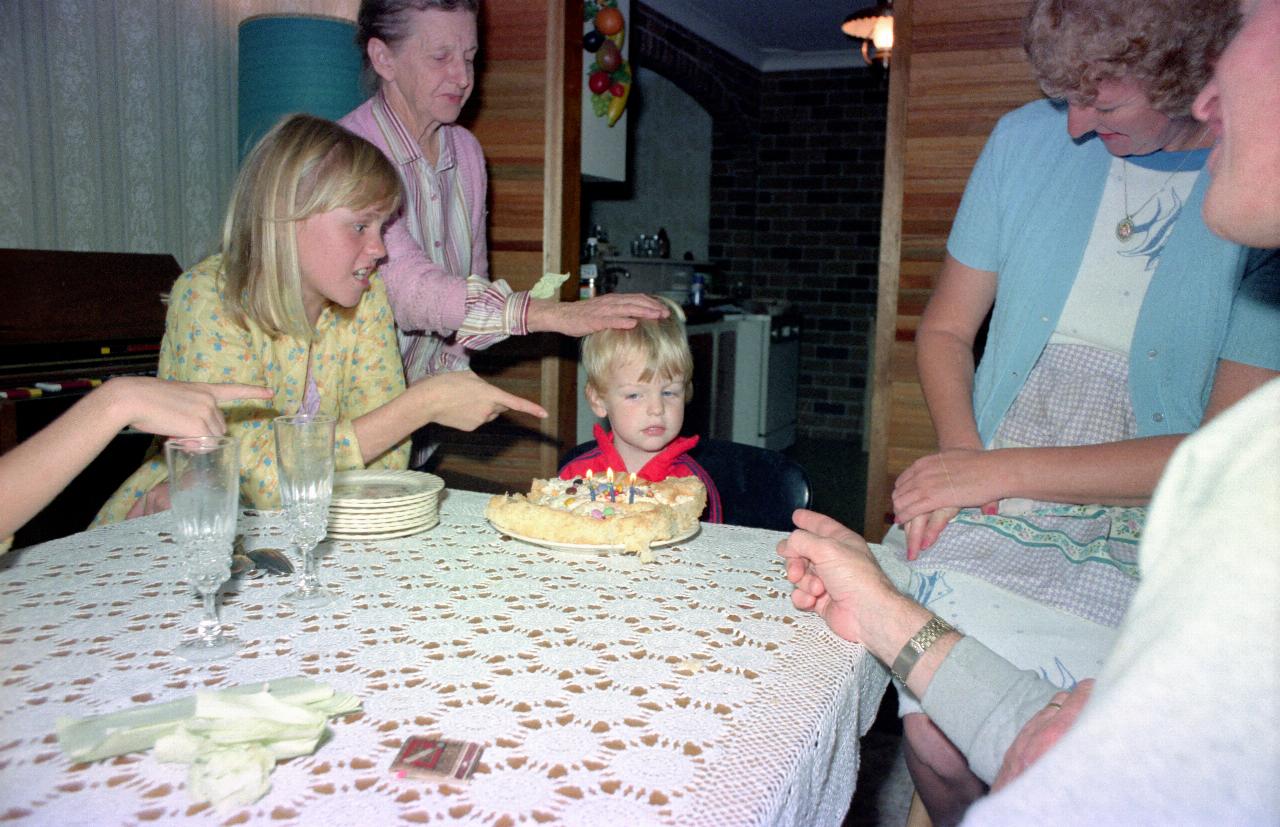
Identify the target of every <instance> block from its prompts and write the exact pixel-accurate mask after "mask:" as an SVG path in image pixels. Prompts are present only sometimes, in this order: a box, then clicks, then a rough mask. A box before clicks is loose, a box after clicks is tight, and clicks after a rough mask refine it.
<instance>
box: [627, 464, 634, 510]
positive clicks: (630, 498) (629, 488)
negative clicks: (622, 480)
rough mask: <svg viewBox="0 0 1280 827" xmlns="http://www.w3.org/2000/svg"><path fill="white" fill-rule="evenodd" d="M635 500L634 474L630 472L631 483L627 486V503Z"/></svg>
mask: <svg viewBox="0 0 1280 827" xmlns="http://www.w3.org/2000/svg"><path fill="white" fill-rule="evenodd" d="M635 501H636V475H635V472H634V471H632V472H631V484H630V485H629V486H627V503H628V504H631V503H634V502H635Z"/></svg>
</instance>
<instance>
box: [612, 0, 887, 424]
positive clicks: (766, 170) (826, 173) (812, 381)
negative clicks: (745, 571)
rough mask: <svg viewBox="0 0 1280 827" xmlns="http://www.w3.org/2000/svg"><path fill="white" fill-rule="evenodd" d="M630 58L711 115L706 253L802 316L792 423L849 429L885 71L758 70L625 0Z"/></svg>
mask: <svg viewBox="0 0 1280 827" xmlns="http://www.w3.org/2000/svg"><path fill="white" fill-rule="evenodd" d="M632 18H633V19H632V26H631V36H632V37H634V38H635V40H633V42H632V48H633V50H634V51H633V54H632V57H633V59H634V60H635V61H636V62H637V64H638V65H642V66H644V67H646V68H648V69H652V70H653V71H656V72H658V73H659V74H661V75H663V76H664V77H666V78H667V79H668V80H670V81H672V82H673V83H675V84H676V85H677V86H679V87H680V88H681V89H683V90H684V91H685V92H686V93H688V94H689V95H690V96H691V97H693V98H694V99H695V100H697V101H698V103H699V104H701V105H702V106H703V108H705V109H706V110H707V111H708V112H709V113H710V114H711V117H712V122H713V126H712V150H711V155H712V158H711V161H712V163H711V223H710V238H709V247H708V252H709V257H710V259H711V260H712V261H715V262H717V263H719V264H720V265H721V266H722V267H723V268H724V272H725V277H726V279H727V281H728V283H729V284H730V285H739V284H740V285H742V287H744V288H745V289H746V291H747V293H748V294H749V295H750V296H751V297H752V298H760V299H785V300H788V301H790V302H792V303H793V304H795V305H796V306H797V307H799V308H800V310H801V312H802V313H803V316H804V320H805V329H804V334H803V338H802V340H801V364H800V410H799V430H800V433H801V434H803V435H805V436H809V437H815V438H824V439H839V440H844V441H852V442H855V443H856V442H858V441H860V440H861V435H862V427H863V422H862V419H863V416H862V415H863V394H864V388H865V387H866V380H867V370H868V353H867V347H868V342H869V341H870V339H871V336H872V330H873V328H874V323H875V304H876V295H875V289H876V278H877V260H878V257H879V245H880V196H881V188H882V180H881V179H882V173H883V163H884V127H885V105H886V101H887V97H888V80H887V76H886V75H885V74H884V73H883V72H880V71H873V70H867V69H826V70H806V71H797V72H770V73H761V72H759V71H757V70H756V69H754V68H752V67H751V66H749V65H748V64H746V63H743V62H742V61H740V60H738V59H737V58H735V57H733V56H732V55H730V54H729V53H727V52H725V51H723V50H722V49H719V48H717V47H715V46H713V45H711V44H709V43H707V42H706V41H704V40H701V39H700V38H698V37H697V36H696V35H694V34H692V33H690V32H689V31H687V30H686V29H683V28H681V27H679V26H677V25H675V24H674V23H672V22H671V21H670V20H668V19H666V18H665V17H662V16H661V15H659V14H657V13H656V12H653V11H652V10H651V9H648V8H647V7H645V6H644V5H641V4H637V5H636V6H633V9H632Z"/></svg>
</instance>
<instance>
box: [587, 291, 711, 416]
mask: <svg viewBox="0 0 1280 827" xmlns="http://www.w3.org/2000/svg"><path fill="white" fill-rule="evenodd" d="M655 298H656V299H657V300H658V301H660V302H662V303H663V304H665V305H666V306H667V309H668V310H670V311H671V315H670V316H668V317H667V318H665V319H641V320H640V321H639V322H637V323H636V326H635V327H633V328H631V329H629V330H613V329H609V330H601V331H599V332H598V333H592V334H590V335H589V336H586V337H584V338H583V340H582V365H583V367H584V368H586V371H587V384H588V385H589V386H590V387H592V388H594V389H595V391H596V393H601V394H603V393H604V392H605V391H607V390H608V386H609V382H608V377H609V371H610V370H612V369H613V368H614V367H616V366H617V365H618V364H619V363H621V362H624V361H626V360H629V359H633V358H635V357H637V356H639V357H640V358H641V359H643V360H644V364H645V368H644V372H643V373H641V374H640V381H641V382H649V381H652V380H653V379H654V378H658V379H675V378H676V377H684V393H685V401H686V402H687V401H688V400H689V399H692V398H693V354H692V353H691V352H690V351H689V339H688V337H687V336H686V335H685V330H684V311H683V310H681V309H680V305H678V304H676V303H675V302H673V301H671V300H670V299H668V298H666V297H663V296H655Z"/></svg>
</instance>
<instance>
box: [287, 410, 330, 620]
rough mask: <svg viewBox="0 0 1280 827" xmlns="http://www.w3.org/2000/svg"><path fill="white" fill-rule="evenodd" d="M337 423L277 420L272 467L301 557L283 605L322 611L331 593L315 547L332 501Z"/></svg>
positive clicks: (317, 418) (298, 417) (300, 417)
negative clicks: (323, 582)
mask: <svg viewBox="0 0 1280 827" xmlns="http://www.w3.org/2000/svg"><path fill="white" fill-rule="evenodd" d="M336 424H337V420H336V419H335V418H334V417H332V416H329V415H327V414H313V415H306V414H295V415H293V416H278V417H276V418H275V420H274V425H275V431H276V461H277V471H278V474H279V477H280V500H281V502H282V504H283V505H284V513H285V519H286V520H287V521H288V524H289V531H290V533H291V535H292V538H291V539H292V540H293V544H294V545H296V546H297V547H298V548H299V550H300V551H301V552H302V573H301V575H300V576H299V578H298V584H297V587H296V588H294V590H293V591H291V592H288V593H287V594H285V595H284V597H283V598H282V600H283V601H284V602H285V603H289V604H292V605H295V606H306V607H316V606H324V605H326V604H328V603H330V602H332V601H333V600H334V598H336V597H337V596H338V595H337V593H336V592H334V591H331V590H330V589H326V588H325V587H324V586H322V585H320V577H319V563H318V562H317V561H316V555H315V547H316V545H318V544H319V542H320V541H321V540H323V539H324V535H325V533H326V531H327V529H328V525H329V500H330V499H332V498H333V436H334V426H335V425H336Z"/></svg>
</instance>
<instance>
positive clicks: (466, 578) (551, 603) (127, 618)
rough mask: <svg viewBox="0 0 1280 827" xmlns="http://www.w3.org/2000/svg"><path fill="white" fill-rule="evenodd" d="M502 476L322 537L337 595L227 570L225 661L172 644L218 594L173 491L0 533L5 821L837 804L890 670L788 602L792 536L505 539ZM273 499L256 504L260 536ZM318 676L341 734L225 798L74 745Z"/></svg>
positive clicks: (740, 816)
mask: <svg viewBox="0 0 1280 827" xmlns="http://www.w3.org/2000/svg"><path fill="white" fill-rule="evenodd" d="M486 500H487V497H486V496H484V495H480V494H475V493H470V492H464V491H451V492H448V493H447V494H446V496H445V499H444V502H443V504H442V506H441V522H440V525H438V526H437V527H436V528H434V529H432V530H431V531H430V532H429V533H426V534H423V535H420V536H417V537H409V538H405V539H401V540H387V541H379V542H377V543H376V544H375V543H359V542H341V543H332V544H326V546H322V547H321V548H322V550H324V552H325V554H324V558H323V561H322V570H323V577H324V579H325V581H326V582H327V583H328V584H331V585H334V586H336V587H338V588H339V589H340V590H341V592H342V597H341V598H340V600H339V601H338V602H337V603H335V604H334V605H332V606H329V607H327V608H325V609H323V610H320V611H319V612H315V613H311V612H305V611H304V612H301V613H298V612H295V611H293V610H291V609H288V608H285V607H283V606H281V605H279V602H278V599H279V597H280V595H282V594H283V593H284V592H285V591H286V590H287V588H288V585H287V583H286V582H284V581H283V580H282V579H279V578H273V577H264V578H261V579H257V580H248V579H246V580H238V581H233V582H232V584H231V585H229V586H228V587H227V588H226V589H225V590H224V591H223V593H222V596H221V600H220V602H221V606H222V617H223V619H224V621H226V622H227V623H228V624H229V625H230V626H232V627H234V630H235V632H236V633H237V634H238V635H239V636H240V637H241V638H242V639H244V640H245V641H246V643H247V646H246V648H245V649H244V650H243V651H242V652H240V653H239V654H238V655H237V656H235V657H233V658H231V659H229V660H226V661H224V662H216V663H213V664H202V665H195V664H190V663H187V662H186V661H183V660H180V659H178V658H176V657H174V656H173V655H172V649H173V646H174V644H175V643H177V642H178V641H179V639H181V638H182V637H184V636H187V635H190V634H192V633H193V630H194V627H195V624H196V621H197V620H198V619H199V601H198V599H197V598H196V597H195V596H194V595H193V594H192V593H191V592H190V591H189V590H188V589H187V588H186V586H185V585H184V584H183V582H182V568H181V563H180V560H179V559H178V557H177V556H176V554H175V551H176V547H175V546H174V545H173V544H172V541H171V540H170V539H169V538H168V535H167V533H166V532H167V529H168V518H167V515H163V514H162V515H157V516H154V517H148V518H144V519H139V520H133V521H130V522H127V523H124V524H120V525H115V526H108V527H106V528H102V529H97V530H94V531H88V532H84V533H81V534H76V535H73V536H70V537H66V538H63V539H61V540H56V541H53V542H50V543H45V544H43V545H40V546H35V547H32V548H29V549H24V550H19V551H16V552H12V553H10V554H9V555H7V556H6V557H5V558H0V821H9V820H18V821H22V820H25V821H28V822H30V823H40V824H107V823H153V824H172V823H175V822H181V821H192V822H199V823H206V824H212V823H224V822H228V823H268V822H271V823H276V822H279V823H301V824H307V825H352V824H400V823H406V822H407V823H422V822H435V821H437V820H443V821H457V822H465V823H472V824H485V825H493V827H515V826H516V825H540V824H545V823H549V822H557V823H564V824H578V825H593V826H594V825H603V824H614V825H641V824H679V825H716V827H720V826H721V825H730V824H803V825H817V824H839V822H840V819H841V816H842V815H843V814H844V812H845V809H846V808H847V807H848V804H849V800H850V797H851V796H852V792H853V785H854V780H855V778H856V777H857V770H858V737H859V736H860V735H861V734H862V733H863V732H864V731H865V730H866V729H867V728H868V727H869V726H870V724H871V722H872V720H873V719H874V717H875V712H876V708H877V706H878V704H879V701H880V697H881V694H882V693H883V691H884V687H885V683H886V673H885V671H884V670H883V668H882V667H880V666H879V665H878V664H876V662H875V660H874V659H873V658H872V657H871V656H870V655H869V654H867V653H866V651H865V650H864V649H863V648H862V647H860V646H855V645H853V644H850V643H847V642H845V641H843V640H841V639H839V638H838V637H836V636H835V635H833V634H832V633H831V632H830V631H829V630H828V629H827V628H826V625H825V624H824V623H823V622H822V620H821V619H820V618H818V617H816V616H813V615H808V614H803V613H800V612H798V611H796V610H795V609H794V608H793V607H792V605H791V602H790V598H789V595H790V592H791V589H790V586H789V584H788V583H787V582H786V579H785V578H784V576H783V568H782V565H781V563H780V561H779V558H778V557H777V556H776V555H775V553H774V549H775V546H776V545H777V541H778V540H779V539H780V538H781V537H782V535H780V534H777V533H774V532H769V531H760V530H755V529H743V528H737V527H732V526H713V525H706V526H703V528H702V531H701V533H700V534H699V535H698V536H697V537H696V538H694V539H693V540H690V541H687V542H685V543H681V544H679V545H677V546H675V547H672V548H667V549H659V550H657V551H656V556H657V562H656V563H652V564H647V565H644V564H641V563H640V562H639V561H638V560H637V558H636V557H634V556H631V555H623V554H617V553H615V554H586V553H574V552H564V551H560V552H556V551H547V550H544V549H539V548H535V547H532V546H529V545H526V544H523V543H520V542H518V541H515V540H508V539H504V538H502V537H501V536H500V535H499V534H498V533H497V532H496V531H495V530H494V529H493V528H492V527H490V526H489V524H488V523H487V522H486V521H485V519H484V517H483V508H484V503H485V502H486ZM277 526H278V514H272V513H264V514H253V513H248V514H246V516H245V517H243V518H242V519H241V522H240V531H241V533H243V534H245V535H247V545H248V546H249V547H250V548H252V547H280V546H282V545H283V543H282V542H281V538H280V537H279V536H278V534H279V529H278V527H277ZM296 674H302V675H307V676H310V677H312V678H315V679H316V680H320V681H323V682H325V683H328V684H330V685H332V686H334V687H336V688H340V689H344V690H348V691H351V692H354V693H355V694H356V695H358V696H359V697H360V698H361V699H362V701H363V710H362V711H361V712H359V713H356V714H352V715H349V716H346V717H344V718H340V719H337V720H335V721H333V722H332V725H331V726H332V730H333V737H332V740H330V741H329V742H327V743H325V744H323V745H322V746H321V747H320V749H319V750H317V752H316V753H315V754H314V755H312V756H306V757H302V758H295V759H292V760H290V761H286V762H284V763H282V764H280V765H278V766H277V767H276V770H275V773H274V774H273V776H272V778H271V784H272V786H271V790H270V792H268V793H267V795H266V796H265V797H264V798H262V799H261V800H260V801H258V802H257V803H256V804H253V805H251V806H249V807H246V808H241V809H238V810H235V811H233V812H232V813H230V814H229V815H228V814H223V815H218V814H217V813H215V812H214V811H213V810H212V809H211V808H209V807H208V806H207V805H192V804H191V802H190V800H189V799H188V797H187V793H186V790H185V768H184V767H182V766H179V765H168V764H160V763H158V762H157V761H155V760H154V758H153V757H152V755H151V753H143V754H134V755H126V756H121V757H119V758H116V759H112V760H107V761H99V762H96V763H93V764H72V763H70V762H69V761H68V760H67V759H65V758H64V757H63V756H62V753H61V752H60V750H59V748H58V744H57V740H56V737H55V735H54V721H55V719H57V718H58V717H60V716H70V717H81V716H85V715H92V714H97V713H104V712H114V711H116V710H120V709H123V708H127V707H129V706H130V705H131V704H134V703H149V702H157V701H165V700H171V699H174V698H177V697H182V696H184V695H189V694H190V693H192V692H193V691H195V690H197V689H202V688H206V687H228V686H233V685H236V684H242V683H249V682H254V681H263V680H267V679H271V678H279V677H285V676H288V675H296ZM412 734H429V735H439V736H443V737H445V738H451V739H461V740H468V741H479V742H483V743H484V744H485V745H486V750H485V753H484V756H483V759H482V763H481V765H480V766H479V768H478V770H477V771H476V773H475V775H473V776H472V777H471V779H470V780H468V781H466V782H462V783H456V782H455V783H443V782H434V781H425V780H421V779H412V778H396V777H395V776H393V775H392V774H391V772H390V771H389V770H388V767H389V765H390V763H391V761H392V758H393V757H394V756H395V754H396V752H397V750H398V748H399V746H400V744H401V741H402V740H403V739H404V738H405V737H406V736H409V735H412Z"/></svg>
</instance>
